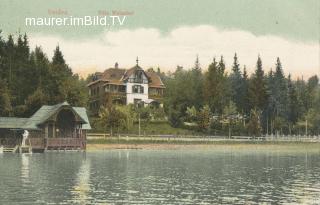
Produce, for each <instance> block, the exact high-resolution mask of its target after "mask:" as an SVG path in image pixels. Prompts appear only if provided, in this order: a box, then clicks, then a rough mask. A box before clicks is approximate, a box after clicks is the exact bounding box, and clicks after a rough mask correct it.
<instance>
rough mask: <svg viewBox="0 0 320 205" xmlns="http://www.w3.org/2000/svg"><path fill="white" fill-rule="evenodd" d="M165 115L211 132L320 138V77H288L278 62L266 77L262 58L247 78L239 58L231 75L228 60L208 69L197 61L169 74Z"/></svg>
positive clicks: (212, 64) (172, 122) (235, 61)
mask: <svg viewBox="0 0 320 205" xmlns="http://www.w3.org/2000/svg"><path fill="white" fill-rule="evenodd" d="M164 81H165V85H166V87H167V89H166V96H165V98H164V100H165V112H166V114H167V115H168V119H169V121H170V123H171V124H172V126H175V127H180V126H184V125H185V124H186V123H185V122H189V123H188V124H189V125H190V124H191V125H192V124H194V125H195V129H199V130H201V131H202V132H206V133H208V134H223V135H227V134H228V132H230V130H232V132H233V134H236V135H245V134H250V135H255V136H257V135H260V134H266V133H268V134H306V133H307V134H319V133H320V88H319V79H318V77H317V76H316V75H315V76H312V77H310V78H309V79H308V80H307V81H305V80H304V79H302V78H298V79H296V80H294V79H293V78H292V77H291V76H290V74H289V75H288V76H286V75H285V74H284V71H283V68H282V65H281V61H280V59H279V58H277V59H276V61H275V67H274V68H273V69H271V70H269V71H268V72H267V73H265V71H264V69H263V64H262V60H261V58H260V56H259V57H258V59H257V63H256V68H255V71H254V73H252V74H251V75H250V77H249V76H248V73H247V71H246V67H245V66H243V68H242V69H241V67H240V64H239V61H238V58H237V55H236V54H235V55H234V62H233V64H232V69H231V72H230V73H228V72H227V71H226V66H225V61H224V59H223V56H221V58H220V59H219V60H218V61H217V60H216V59H213V62H212V63H211V64H210V65H209V67H208V69H207V70H206V71H203V70H202V69H201V67H200V63H199V60H198V58H197V59H196V62H195V66H194V68H192V69H191V70H184V69H182V68H181V67H177V69H176V71H175V72H174V73H171V74H169V75H166V76H164Z"/></svg>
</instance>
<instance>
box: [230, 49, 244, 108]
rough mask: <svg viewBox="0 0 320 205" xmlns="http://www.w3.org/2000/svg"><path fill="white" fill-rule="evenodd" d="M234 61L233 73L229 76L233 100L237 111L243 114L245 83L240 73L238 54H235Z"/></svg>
mask: <svg viewBox="0 0 320 205" xmlns="http://www.w3.org/2000/svg"><path fill="white" fill-rule="evenodd" d="M233 59H234V61H233V66H232V72H231V74H230V76H229V80H230V86H231V90H232V93H231V99H232V101H233V102H234V103H235V104H236V107H237V110H238V111H239V112H242V111H243V110H244V108H243V102H242V100H243V99H242V98H243V94H244V93H243V92H244V91H243V89H244V85H243V84H244V82H243V80H244V79H243V78H242V75H241V71H240V65H239V63H238V57H237V54H236V53H235V54H234V58H233Z"/></svg>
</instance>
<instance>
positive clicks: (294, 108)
mask: <svg viewBox="0 0 320 205" xmlns="http://www.w3.org/2000/svg"><path fill="white" fill-rule="evenodd" d="M287 118H288V121H289V123H290V127H289V132H290V134H291V128H292V125H293V124H295V123H296V122H297V121H298V118H299V102H298V94H297V90H296V88H295V86H294V84H293V82H292V80H291V75H289V76H288V105H287Z"/></svg>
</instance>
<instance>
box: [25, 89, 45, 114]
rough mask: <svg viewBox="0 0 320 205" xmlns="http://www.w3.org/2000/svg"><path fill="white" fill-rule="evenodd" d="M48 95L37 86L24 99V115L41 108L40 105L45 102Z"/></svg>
mask: <svg viewBox="0 0 320 205" xmlns="http://www.w3.org/2000/svg"><path fill="white" fill-rule="evenodd" d="M47 101H48V97H47V96H46V95H45V93H44V92H43V90H42V88H41V87H39V88H38V89H37V90H36V91H35V92H34V93H33V94H31V95H30V96H28V98H27V100H26V109H27V110H26V113H25V114H24V115H25V116H26V117H28V116H31V115H32V114H34V113H35V112H36V111H37V110H39V109H40V108H41V106H42V105H45V104H47Z"/></svg>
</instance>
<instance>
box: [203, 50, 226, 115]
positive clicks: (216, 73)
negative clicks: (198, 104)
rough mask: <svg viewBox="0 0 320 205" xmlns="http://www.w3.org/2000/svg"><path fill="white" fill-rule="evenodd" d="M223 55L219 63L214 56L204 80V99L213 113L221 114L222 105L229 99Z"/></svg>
mask: <svg viewBox="0 0 320 205" xmlns="http://www.w3.org/2000/svg"><path fill="white" fill-rule="evenodd" d="M224 71H225V63H224V60H223V57H222V56H221V59H220V61H219V63H217V62H216V60H215V58H214V59H213V62H212V63H211V64H210V65H209V68H208V72H207V73H206V74H205V80H204V99H205V103H206V104H208V105H209V108H210V110H211V111H212V112H213V113H217V114H222V112H223V107H224V105H225V104H227V103H228V102H229V101H230V89H231V88H230V84H229V82H228V80H227V75H226V74H225V72H224Z"/></svg>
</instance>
